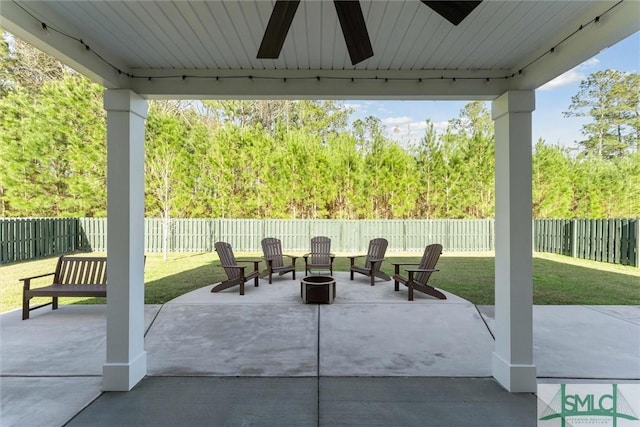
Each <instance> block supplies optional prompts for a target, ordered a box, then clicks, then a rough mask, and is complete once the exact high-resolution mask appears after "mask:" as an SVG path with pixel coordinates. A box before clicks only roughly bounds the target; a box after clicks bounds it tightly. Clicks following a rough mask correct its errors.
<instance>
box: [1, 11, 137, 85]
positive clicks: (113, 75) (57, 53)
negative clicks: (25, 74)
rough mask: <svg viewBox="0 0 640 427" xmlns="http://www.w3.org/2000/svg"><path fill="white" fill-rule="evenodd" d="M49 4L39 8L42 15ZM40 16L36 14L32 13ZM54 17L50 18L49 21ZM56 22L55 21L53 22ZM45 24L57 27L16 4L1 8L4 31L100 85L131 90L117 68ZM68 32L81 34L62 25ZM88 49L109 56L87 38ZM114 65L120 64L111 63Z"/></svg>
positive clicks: (93, 41) (69, 26)
mask: <svg viewBox="0 0 640 427" xmlns="http://www.w3.org/2000/svg"><path fill="white" fill-rule="evenodd" d="M29 6H30V5H29V2H25V4H24V7H29ZM46 9H47V4H46V2H40V3H39V4H38V9H37V10H38V11H39V12H40V13H44V12H43V11H46ZM32 13H36V11H32ZM52 16H54V14H50V15H49V18H51V17H52ZM51 19H52V18H51ZM41 22H45V23H48V24H49V25H54V24H52V23H51V21H49V19H46V20H45V19H43V20H42V21H38V20H37V19H36V18H34V17H33V16H30V15H29V14H28V13H27V12H25V10H23V9H21V8H20V7H19V6H18V5H17V4H16V3H15V2H13V1H2V4H1V5H0V27H2V28H3V29H5V30H6V31H8V32H10V33H11V34H13V35H14V36H16V37H18V38H20V39H21V40H23V41H25V42H27V43H29V44H30V45H32V46H34V47H35V48H37V49H40V50H41V51H42V52H44V53H47V54H49V55H51V56H53V57H54V58H56V59H58V60H59V61H61V62H63V63H64V64H66V65H68V66H69V67H71V68H73V69H74V70H76V71H78V72H79V73H82V74H84V75H85V76H87V77H89V78H90V79H91V80H93V81H94V82H96V83H99V84H101V85H102V86H104V87H106V88H127V87H128V86H129V79H128V78H127V77H125V76H124V75H122V74H119V73H118V72H117V71H116V70H115V69H114V67H112V66H111V65H109V64H107V63H106V62H105V61H103V60H101V59H100V58H98V56H96V55H95V54H94V53H92V52H91V51H88V50H86V48H85V47H83V46H82V44H81V43H80V42H78V41H77V40H74V39H71V38H69V37H67V36H64V35H62V34H60V33H58V32H56V31H53V30H46V31H45V30H44V29H43V28H42V24H41ZM60 27H61V28H63V29H64V30H65V31H66V32H70V33H73V34H74V35H76V34H78V32H77V31H75V30H74V29H73V26H72V25H71V24H70V23H66V22H65V23H64V25H60ZM84 41H85V42H86V44H87V45H89V46H91V47H92V48H94V49H97V51H99V52H100V54H101V55H103V56H104V55H106V54H105V52H104V50H103V49H100V48H97V47H96V46H97V45H98V42H97V41H95V40H91V39H89V38H87V37H85V38H84ZM109 62H110V63H111V64H116V63H117V61H114V60H109ZM118 68H120V70H122V71H125V72H126V71H127V70H126V68H125V67H124V66H119V67H118Z"/></svg>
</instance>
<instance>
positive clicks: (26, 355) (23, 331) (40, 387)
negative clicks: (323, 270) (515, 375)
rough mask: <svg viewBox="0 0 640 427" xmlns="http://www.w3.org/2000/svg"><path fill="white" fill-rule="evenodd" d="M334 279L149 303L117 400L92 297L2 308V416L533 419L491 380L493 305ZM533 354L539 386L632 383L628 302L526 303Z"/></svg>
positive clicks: (637, 350) (16, 422) (69, 421)
mask: <svg viewBox="0 0 640 427" xmlns="http://www.w3.org/2000/svg"><path fill="white" fill-rule="evenodd" d="M298 276H299V277H298V279H299V278H300V273H299V272H298ZM334 276H335V278H336V282H337V297H336V300H335V303H334V304H331V305H305V304H302V303H301V302H300V287H299V280H296V281H293V280H291V279H290V277H291V275H287V276H284V277H277V278H274V283H273V284H272V285H269V284H268V283H267V282H266V281H265V280H261V281H260V287H258V288H254V287H253V286H247V288H246V294H245V295H244V296H239V295H238V292H237V288H234V289H230V290H227V291H224V292H221V293H216V294H212V293H211V292H210V289H211V286H207V287H205V288H202V289H199V290H196V291H193V292H191V293H189V294H186V295H183V296H181V297H179V298H176V299H175V300H173V301H170V302H168V303H166V304H164V305H162V306H160V305H147V306H146V307H145V322H146V325H147V333H146V336H145V349H146V351H147V362H148V376H147V377H146V378H145V379H144V380H143V381H142V382H141V383H140V384H138V385H137V386H136V387H135V388H134V389H133V390H132V391H131V392H128V393H115V392H109V393H102V392H101V382H102V378H101V375H102V365H103V364H104V361H105V352H106V331H105V325H106V319H105V312H106V310H105V306H102V305H62V306H61V307H60V309H59V310H57V311H51V310H50V309H49V308H43V309H40V310H36V311H34V312H32V318H31V319H30V320H27V321H22V320H20V312H19V311H18V310H15V311H12V312H9V313H4V314H2V315H0V333H1V335H0V343H1V348H0V375H1V377H0V395H1V406H0V425H2V426H62V425H69V426H94V425H95V426H100V425H105V426H107V425H108V426H114V425H118V426H127V425H130V426H142V425H149V426H151V425H153V426H160V425H167V426H169V425H193V426H199V425H215V426H218V425H230V426H234V425H264V426H280V425H291V426H294V425H295V426H307V425H308V426H318V425H322V426H325V425H326V426H337V425H344V426H356V425H406V426H412V425H415V426H418V425H419V426H445V425H447V426H452V425H456V426H478V425H495V426H513V425H520V426H527V425H529V426H535V425H536V420H535V418H536V412H535V408H536V399H535V396H534V395H533V394H512V393H507V392H505V391H504V390H503V389H502V388H501V387H500V386H499V385H498V384H497V383H496V382H495V381H494V380H493V379H492V378H491V369H490V366H491V352H492V351H493V338H492V329H493V324H494V320H493V307H492V306H475V305H473V304H471V303H469V302H468V301H465V300H463V299H461V298H458V297H456V296H455V295H450V294H448V298H449V299H448V300H446V301H439V300H435V299H432V298H430V297H428V296H426V295H423V294H417V295H416V300H415V301H413V302H409V301H407V294H406V290H403V289H401V291H400V292H394V291H393V284H392V282H378V283H377V284H376V286H374V287H371V286H369V283H368V278H366V277H364V276H360V277H358V276H356V280H355V281H353V282H351V281H349V279H348V274H347V273H336V274H335V275H334ZM534 362H535V364H536V366H537V369H538V377H539V382H552V383H555V382H558V383H559V382H567V381H571V382H587V383H588V382H598V381H607V380H615V381H616V382H638V381H639V380H640V307H638V306H535V307H534Z"/></svg>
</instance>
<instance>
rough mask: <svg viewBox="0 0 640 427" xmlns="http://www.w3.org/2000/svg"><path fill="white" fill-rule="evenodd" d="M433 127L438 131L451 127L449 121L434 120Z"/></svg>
mask: <svg viewBox="0 0 640 427" xmlns="http://www.w3.org/2000/svg"><path fill="white" fill-rule="evenodd" d="M433 128H434V129H435V130H436V132H444V131H446V130H447V129H449V122H448V121H444V122H434V123H433Z"/></svg>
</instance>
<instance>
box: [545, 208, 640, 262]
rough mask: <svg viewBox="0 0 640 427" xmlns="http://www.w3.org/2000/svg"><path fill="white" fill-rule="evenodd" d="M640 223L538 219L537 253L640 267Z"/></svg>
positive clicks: (636, 220) (632, 220) (629, 220)
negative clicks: (639, 258)
mask: <svg viewBox="0 0 640 427" xmlns="http://www.w3.org/2000/svg"><path fill="white" fill-rule="evenodd" d="M639 227H640V220H638V219H538V220H535V221H534V230H533V233H534V249H535V250H536V251H538V252H551V253H556V254H562V255H568V256H572V257H574V258H584V259H590V260H594V261H602V262H609V263H615V264H623V265H633V266H636V267H638V266H639V265H640V263H639V260H638V257H639V254H638V252H639V251H640V249H639V247H638V246H639V243H640V242H639V238H640V230H639Z"/></svg>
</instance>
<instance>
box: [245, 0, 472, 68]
mask: <svg viewBox="0 0 640 427" xmlns="http://www.w3.org/2000/svg"><path fill="white" fill-rule="evenodd" d="M420 1H421V2H422V3H424V4H425V5H427V6H429V7H430V8H431V9H433V10H434V11H435V12H436V13H438V14H439V15H441V16H442V17H443V18H445V19H446V20H447V21H449V22H451V23H452V24H453V25H458V24H459V23H461V22H462V21H463V20H464V19H465V18H466V17H467V16H469V14H470V13H471V12H472V11H473V10H474V9H475V8H476V7H477V6H478V5H479V4H480V3H481V2H482V0H478V1H428V0H420ZM299 4H300V0H277V1H276V4H275V6H274V7H273V11H272V12H271V17H270V18H269V23H268V24H267V29H266V30H265V32H264V36H263V37H262V43H261V44H260V48H259V49H258V55H257V57H258V58H261V59H262V58H266V59H277V58H278V57H279V56H280V51H281V50H282V45H283V44H284V40H285V38H286V37H287V33H288V32H289V27H290V26H291V23H292V22H293V17H294V16H295V14H296V10H297V9H298V5H299ZM333 4H334V5H335V7H336V13H337V14H338V19H339V21H340V26H341V27H342V33H343V34H344V41H345V43H346V44H347V50H348V51H349V56H350V57H351V63H352V64H353V65H356V64H357V63H359V62H362V61H364V60H365V59H367V58H371V57H372V56H373V48H372V47H371V40H369V33H368V32H367V26H366V24H365V22H364V15H363V14H362V8H361V7H360V2H359V1H358V0H355V1H351V0H333Z"/></svg>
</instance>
